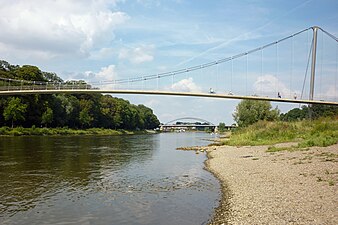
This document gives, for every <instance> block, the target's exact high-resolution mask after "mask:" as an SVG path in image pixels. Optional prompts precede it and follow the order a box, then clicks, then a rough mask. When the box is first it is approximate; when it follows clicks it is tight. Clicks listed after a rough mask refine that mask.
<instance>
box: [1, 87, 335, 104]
mask: <svg viewBox="0 0 338 225" xmlns="http://www.w3.org/2000/svg"><path fill="white" fill-rule="evenodd" d="M60 93H67V94H80V93H86V94H90V93H102V94H134V95H166V96H190V97H206V98H221V99H249V100H262V101H273V102H286V103H301V104H323V105H336V106H338V102H330V101H318V100H307V99H286V98H271V97H263V96H245V95H226V94H213V93H196V92H172V91H155V90H153V91H150V90H104V89H73V90H71V89H39V90H6V91H0V95H28V94H60Z"/></svg>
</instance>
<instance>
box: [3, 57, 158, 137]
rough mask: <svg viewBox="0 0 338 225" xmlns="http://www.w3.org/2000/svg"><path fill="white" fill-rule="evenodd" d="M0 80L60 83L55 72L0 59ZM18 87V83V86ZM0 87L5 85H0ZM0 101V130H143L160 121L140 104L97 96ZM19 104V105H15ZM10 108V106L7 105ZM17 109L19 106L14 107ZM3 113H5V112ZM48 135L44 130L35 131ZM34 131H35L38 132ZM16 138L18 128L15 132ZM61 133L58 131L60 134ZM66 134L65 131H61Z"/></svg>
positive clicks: (83, 82) (50, 96) (58, 95)
mask: <svg viewBox="0 0 338 225" xmlns="http://www.w3.org/2000/svg"><path fill="white" fill-rule="evenodd" d="M0 77H5V78H11V79H17V80H21V79H24V80H31V81H49V82H60V81H62V79H61V78H60V77H58V76H57V75H56V74H55V73H50V72H43V71H41V70H40V69H39V68H37V67H35V66H28V65H26V66H22V67H20V66H13V65H10V64H9V63H8V62H6V61H1V60H0ZM66 83H68V84H69V85H76V86H87V84H86V82H85V81H68V82H66ZM20 84H21V83H20ZM0 85H6V84H5V83H1V81H0ZM11 99H12V98H9V97H3V98H1V99H0V127H1V126H9V125H10V120H11V119H13V122H14V121H18V122H19V121H20V123H17V125H18V126H22V127H32V126H36V127H39V126H40V125H41V124H42V125H44V126H46V127H47V126H48V127H54V128H55V127H65V126H67V127H69V128H74V129H77V128H106V129H128V130H144V129H154V128H156V127H158V126H159V124H160V122H159V120H158V119H157V117H156V116H155V115H154V113H153V111H152V110H151V109H150V108H148V107H146V106H144V105H137V106H136V105H133V104H130V103H129V102H128V101H126V100H123V99H119V98H114V97H112V96H110V95H101V94H57V95H56V94H55V95H25V96H20V97H16V98H15V99H16V102H11V101H12V100H11ZM19 103H20V104H19ZM9 105H11V106H9ZM15 105H17V106H21V107H16V106H15ZM5 111H6V112H5ZM39 131H41V132H44V131H46V132H49V131H47V130H39ZM39 131H36V132H39ZM12 132H14V133H15V134H16V135H20V133H21V132H23V131H21V130H20V129H16V130H15V131H12ZM60 132H62V131H60ZM64 132H66V133H67V132H68V131H64Z"/></svg>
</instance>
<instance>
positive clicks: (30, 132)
mask: <svg viewBox="0 0 338 225" xmlns="http://www.w3.org/2000/svg"><path fill="white" fill-rule="evenodd" d="M148 133H155V131H153V130H140V131H128V130H112V129H103V128H89V129H71V128H39V127H32V128H23V127H16V128H10V127H0V135H3V136H36V135H37V136H40V135H123V134H148Z"/></svg>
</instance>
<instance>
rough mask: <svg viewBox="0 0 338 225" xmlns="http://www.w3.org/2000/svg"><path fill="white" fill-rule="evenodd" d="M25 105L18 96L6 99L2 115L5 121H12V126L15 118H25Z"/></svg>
mask: <svg viewBox="0 0 338 225" xmlns="http://www.w3.org/2000/svg"><path fill="white" fill-rule="evenodd" d="M26 108H27V105H26V104H23V103H22V102H21V99H20V98H18V97H11V98H10V99H9V101H8V104H7V106H6V108H5V109H4V112H3V115H4V118H5V120H6V121H8V120H11V121H12V127H13V126H14V122H15V121H17V120H25V117H24V114H25V112H26Z"/></svg>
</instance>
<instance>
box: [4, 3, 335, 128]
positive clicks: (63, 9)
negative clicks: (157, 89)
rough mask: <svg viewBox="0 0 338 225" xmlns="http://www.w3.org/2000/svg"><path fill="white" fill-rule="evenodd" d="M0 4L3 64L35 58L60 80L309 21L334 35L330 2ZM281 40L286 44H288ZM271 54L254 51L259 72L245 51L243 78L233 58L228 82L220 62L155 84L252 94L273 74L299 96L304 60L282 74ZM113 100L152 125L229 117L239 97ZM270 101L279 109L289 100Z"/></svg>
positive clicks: (240, 45)
mask: <svg viewBox="0 0 338 225" xmlns="http://www.w3.org/2000/svg"><path fill="white" fill-rule="evenodd" d="M0 5H1V7H0V13H1V15H2V16H1V18H0V27H1V31H0V55H1V58H2V59H4V60H6V61H8V62H10V63H12V64H20V65H23V64H31V65H37V66H39V67H40V68H41V69H42V70H44V71H51V72H56V73H57V74H58V75H59V76H60V77H62V78H63V79H64V80H68V79H84V80H87V81H98V80H113V79H121V78H130V77H135V76H143V75H148V74H156V73H160V72H165V71H171V70H176V69H180V68H185V67H189V66H193V65H197V64H200V63H205V62H209V61H213V60H217V59H220V58H226V57H229V56H232V55H235V54H237V53H241V52H245V51H248V50H250V49H253V48H256V47H259V46H261V45H265V44H267V43H270V42H272V41H276V40H278V39H281V38H283V37H285V36H288V35H290V34H293V33H295V32H298V31H300V30H302V29H305V28H308V27H311V26H314V25H318V26H320V27H322V28H323V29H325V30H326V31H329V32H330V33H332V34H334V35H335V36H337V35H338V22H337V21H338V13H337V12H338V1H337V0H294V1H285V0H284V1H279V0H276V1H272V0H270V1H268V0H265V1H264V0H250V1H249V0H247V1H238V0H223V1H221V0H220V1H202V0H194V1H192V0H190V1H188V0H167V1H160V0H136V1H129V0H111V1H108V0H97V1H92V0H83V1H68V0H56V1H53V0H30V1H24V0H21V1H19V0H12V1H8V0H0ZM308 36H309V34H306V33H305V34H304V35H303V36H302V37H300V39H297V40H296V39H295V40H294V44H293V45H294V47H293V48H294V49H296V50H297V51H299V52H301V53H300V54H297V56H292V58H293V59H294V60H295V61H297V60H298V58H301V57H300V55H302V56H306V55H307V47H306V46H308V43H306V41H307V40H308ZM320 37H321V36H320ZM322 39H325V36H324V38H323V37H322ZM303 42H304V43H303ZM325 43H326V42H325ZM328 43H329V44H325V45H323V46H324V47H322V50H323V49H324V50H327V51H328V50H332V49H333V50H332V52H331V53H329V54H323V56H320V57H321V59H322V61H324V62H325V63H322V64H321V65H320V67H319V68H321V69H322V71H325V68H328V69H332V68H333V69H332V70H333V73H335V72H334V65H335V63H336V60H337V58H335V56H334V54H335V51H334V49H335V48H336V45H335V44H332V43H330V41H328ZM303 45H304V46H303ZM285 46H288V47H289V48H290V44H285ZM302 46H303V47H302ZM283 49H284V48H282V45H281V47H280V50H279V54H280V55H281V59H279V61H278V63H280V65H281V66H279V65H278V70H279V71H280V74H281V72H282V71H284V70H285V71H289V72H290V69H288V68H286V67H287V66H286V65H287V64H288V63H289V64H290V60H289V59H288V58H290V57H289V56H290V55H289V53H288V52H285V53H283ZM285 49H286V48H285ZM324 50H323V52H324ZM285 51H286V50H285ZM274 52H275V49H274V48H272V49H271V50H267V51H264V53H262V54H264V55H263V56H264V59H265V62H266V63H265V65H263V66H264V67H263V68H264V69H263V70H264V71H260V69H259V67H260V66H262V65H260V62H259V60H258V59H259V57H262V56H260V55H259V53H258V54H256V55H253V56H252V57H251V56H250V57H251V58H250V60H251V61H250V66H249V67H250V68H251V69H250V71H249V78H246V79H245V78H244V74H245V72H244V70H243V68H244V66H243V65H244V64H243V63H244V61H243V60H242V61H241V60H238V61H236V62H234V63H233V65H232V66H233V70H236V72H234V75H233V76H234V77H236V78H234V80H233V81H231V82H233V83H231V87H230V85H229V82H228V79H229V73H230V72H229V71H230V67H229V66H230V65H220V66H217V67H213V68H210V69H208V70H203V71H201V72H196V73H191V74H186V75H182V76H175V77H174V79H167V80H163V81H160V82H161V85H163V87H164V88H172V89H175V88H176V89H177V90H180V88H181V89H182V88H185V89H187V90H188V91H189V90H191V91H193V90H195V91H196V90H198V91H203V92H204V91H207V90H208V89H209V87H213V88H214V89H217V91H218V92H223V91H229V89H232V88H233V90H235V92H236V91H237V92H241V93H242V92H246V93H248V92H249V94H252V92H255V91H258V90H255V84H256V86H257V84H258V83H257V82H259V81H262V82H267V80H268V81H269V82H270V83H271V82H274V81H276V82H277V80H278V82H279V83H278V90H279V89H281V90H282V91H284V92H285V93H286V94H285V95H287V94H289V93H288V92H290V95H291V92H292V94H293V93H294V92H295V93H297V94H299V92H300V89H301V87H300V86H301V80H302V79H303V75H304V74H303V73H304V72H302V71H303V70H304V67H303V65H304V62H306V59H305V60H303V59H302V60H303V61H302V62H299V65H300V66H299V67H300V68H301V69H299V74H302V76H300V75H299V77H294V78H290V79H289V80H288V79H286V76H281V75H279V76H278V73H277V72H273V71H276V68H275V67H277V66H274V65H277V62H276V60H275V61H273V60H272V58H273V54H274ZM283 54H284V55H283ZM282 56H284V57H282ZM303 58H304V57H303ZM255 59H256V60H255ZM270 59H271V61H269V60H270ZM325 60H326V61H325ZM284 61H285V63H284V64H283V62H284ZM299 61H300V60H299ZM330 61H333V62H330ZM329 62H330V63H329ZM292 64H293V61H292ZM323 64H324V66H323ZM283 65H284V66H283ZM325 65H326V66H327V67H325ZM284 67H285V68H284ZM294 68H295V69H291V74H298V69H297V67H294ZM323 68H324V69H323ZM328 69H327V70H328ZM254 74H255V75H254ZM285 74H286V73H285ZM322 74H324V72H322ZM322 77H323V78H318V81H320V83H321V86H320V87H318V88H317V89H316V90H317V92H318V93H319V90H320V91H321V93H323V94H320V95H323V96H324V94H325V93H324V89H327V90H329V89H330V90H331V93H333V91H334V93H335V94H336V92H335V90H336V89H337V86H336V85H335V86H329V83H334V82H333V78H330V79H328V78H327V77H324V76H322ZM264 79H265V80H264ZM284 79H285V80H284ZM211 80H212V81H213V82H211ZM290 80H291V82H290ZM325 81H327V85H326V84H325ZM244 83H245V85H244ZM222 84H224V85H223V86H222ZM146 85H148V84H146ZM150 85H155V84H154V83H152V84H149V85H148V86H150ZM283 85H284V86H283ZM325 85H326V86H325ZM244 86H245V89H246V90H244ZM275 86H277V85H275ZM281 87H284V89H282V88H281ZM149 88H150V87H149ZM248 89H249V91H248ZM322 89H323V90H322ZM332 90H333V91H332ZM261 91H262V90H261ZM264 91H265V90H263V91H262V92H263V93H264V94H266V93H265V92H264ZM274 91H276V90H274ZM335 96H336V95H335ZM118 97H122V98H125V99H128V100H130V101H131V102H132V103H134V104H145V105H147V106H149V107H151V108H153V109H154V112H155V114H156V115H157V116H158V117H159V119H160V120H161V122H166V121H169V120H172V119H175V118H179V117H185V116H190V117H199V118H203V119H206V120H209V121H211V122H214V123H219V122H226V123H227V124H230V123H232V122H233V119H232V116H231V114H232V113H233V111H234V109H235V106H236V105H237V104H238V103H239V101H235V100H213V99H198V98H183V97H163V96H162V97H158V96H157V97H156V96H124V95H119V96H118ZM321 97H322V96H321ZM318 98H319V97H318ZM274 106H278V107H279V108H280V109H281V110H282V111H286V110H288V109H290V108H293V107H298V105H288V104H274Z"/></svg>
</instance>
